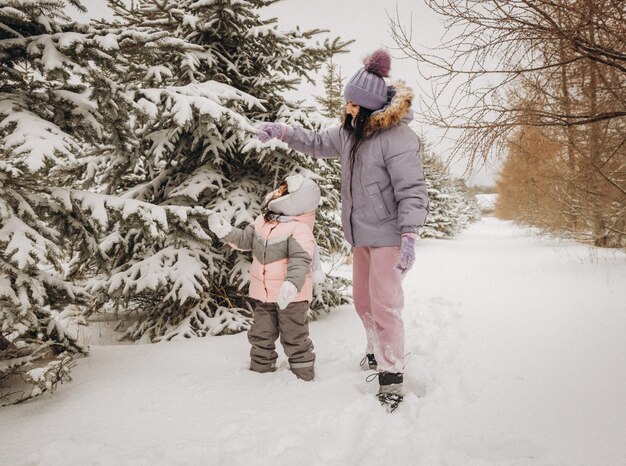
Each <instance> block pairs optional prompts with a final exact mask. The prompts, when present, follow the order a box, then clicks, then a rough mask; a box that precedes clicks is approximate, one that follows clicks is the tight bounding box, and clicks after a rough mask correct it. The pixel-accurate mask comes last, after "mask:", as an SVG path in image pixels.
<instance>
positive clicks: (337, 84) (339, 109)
mask: <svg viewBox="0 0 626 466" xmlns="http://www.w3.org/2000/svg"><path fill="white" fill-rule="evenodd" d="M322 83H323V84H324V91H325V94H324V95H323V96H321V97H315V100H316V101H317V103H318V105H319V106H320V107H321V109H322V111H321V113H322V115H324V116H325V117H326V118H341V115H342V114H343V112H344V101H343V78H342V77H341V72H340V71H339V70H338V68H337V65H336V64H335V63H334V62H333V59H332V57H331V58H330V60H328V63H327V64H326V74H325V75H324V77H323V79H322Z"/></svg>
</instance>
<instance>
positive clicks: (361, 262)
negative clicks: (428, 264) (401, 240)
mask: <svg viewBox="0 0 626 466" xmlns="http://www.w3.org/2000/svg"><path fill="white" fill-rule="evenodd" d="M352 253H353V259H352V278H353V280H352V291H353V297H354V306H355V307H356V312H357V313H358V314H359V317H360V318H361V320H362V321H363V326H364V327H365V335H366V337H367V347H366V349H365V351H366V353H369V354H374V356H375V357H376V361H377V362H378V370H379V371H382V372H403V371H404V323H403V322H402V308H403V307H404V293H403V291H402V277H403V276H402V274H401V273H400V272H399V271H397V270H396V269H395V266H396V265H397V264H398V261H399V259H400V247H398V246H389V247H378V248H375V247H367V246H361V247H355V248H354V249H353V250H352Z"/></svg>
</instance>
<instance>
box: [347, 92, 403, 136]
mask: <svg viewBox="0 0 626 466" xmlns="http://www.w3.org/2000/svg"><path fill="white" fill-rule="evenodd" d="M412 102H413V90H412V89H411V88H410V87H409V86H407V85H406V84H405V83H404V82H402V81H398V82H396V83H394V84H392V85H390V86H388V87H387V103H386V104H385V106H384V107H383V108H381V109H380V110H376V111H375V112H374V113H372V116H371V117H370V119H369V121H368V122H367V126H366V128H365V136H366V137H369V136H371V135H372V134H374V133H375V132H376V131H379V130H384V129H387V128H390V127H392V126H395V125H397V124H398V123H400V122H402V121H405V122H406V123H409V122H411V121H412V120H413V110H411V103H412ZM345 118H346V116H345V114H344V116H343V119H342V122H341V125H342V126H343V124H344V123H345Z"/></svg>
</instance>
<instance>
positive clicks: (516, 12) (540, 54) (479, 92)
mask: <svg viewBox="0 0 626 466" xmlns="http://www.w3.org/2000/svg"><path fill="white" fill-rule="evenodd" d="M426 3H427V5H428V6H429V7H430V8H431V9H432V10H433V11H435V12H436V13H437V14H439V15H441V16H442V17H443V18H445V20H446V24H445V26H446V29H447V30H448V34H447V37H444V40H443V43H442V44H441V45H440V46H438V47H437V48H434V49H425V48H422V47H420V46H419V45H417V44H415V43H414V42H413V34H412V25H411V24H405V22H404V20H403V19H402V18H401V17H400V15H399V14H398V13H396V16H395V17H393V18H392V17H390V29H391V33H392V36H393V39H394V41H395V43H396V45H397V49H398V50H399V51H400V53H402V54H403V55H404V57H406V58H410V59H413V60H415V62H416V64H417V66H418V70H419V71H420V73H421V74H422V77H423V78H425V79H426V80H427V82H429V84H430V89H428V90H426V91H425V92H424V94H423V96H424V98H423V99H422V102H421V105H422V108H421V112H420V113H421V115H422V118H423V120H424V121H423V122H424V123H426V124H430V125H435V126H438V127H442V128H445V129H461V130H464V132H463V136H462V137H461V138H460V139H459V144H458V145H457V147H456V148H457V151H456V152H457V153H458V152H459V151H460V152H462V153H464V154H469V155H470V157H471V158H472V160H473V159H474V158H475V157H476V156H481V157H484V156H486V155H487V154H488V153H489V152H490V151H491V150H492V149H494V148H497V149H501V148H502V147H503V144H505V143H506V141H507V136H508V135H509V134H510V131H511V130H512V129H514V128H517V127H519V126H523V125H532V126H564V127H567V126H578V125H587V124H590V123H593V122H596V121H604V120H611V119H618V118H619V119H623V118H624V117H626V100H625V96H624V93H623V92H622V93H620V95H619V96H616V97H617V98H615V100H614V101H613V104H612V105H611V106H608V107H603V108H602V109H596V111H595V112H594V111H590V110H588V111H572V109H569V110H567V109H566V108H560V109H559V110H555V109H550V108H540V107H535V108H534V109H533V111H532V112H529V109H528V106H526V105H523V103H524V102H529V101H530V102H532V101H533V100H535V99H536V98H537V95H536V93H537V91H536V90H535V92H533V88H532V87H530V86H522V84H523V83H530V82H532V83H534V87H535V88H536V89H538V90H539V94H540V95H542V94H543V89H545V87H546V86H547V85H548V84H549V83H550V82H551V81H553V80H554V79H555V77H556V75H557V74H558V73H560V72H562V71H563V69H568V68H569V67H571V66H574V65H576V64H577V63H580V62H585V63H591V62H593V63H596V64H597V66H598V67H599V68H602V69H607V68H610V69H614V70H616V71H617V72H618V74H619V76H620V78H619V82H618V83H616V84H617V88H621V89H622V90H623V89H624V88H625V87H626V2H624V1H622V0H585V1H569V0H426ZM546 50H550V53H545V51H546ZM522 89H523V90H524V92H523V93H522V94H520V92H521V90H522Z"/></svg>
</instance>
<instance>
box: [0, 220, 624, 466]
mask: <svg viewBox="0 0 626 466" xmlns="http://www.w3.org/2000/svg"><path fill="white" fill-rule="evenodd" d="M625 285H626V257H625V256H624V254H623V253H620V252H615V251H604V250H598V249H594V248H589V247H586V246H583V245H580V244H576V243H573V242H569V241H558V240H551V239H546V238H541V237H536V236H533V235H532V232H531V231H530V230H526V229H519V228H516V227H514V226H512V225H511V224H509V223H506V222H502V221H499V220H496V219H493V218H486V219H484V220H483V221H482V222H480V223H478V224H475V225H473V226H472V227H471V228H470V229H469V230H467V231H466V232H465V233H463V234H462V235H460V236H459V237H457V238H456V239H453V240H422V241H420V243H419V245H418V264H417V266H416V267H415V268H414V269H413V270H412V271H411V272H410V274H409V276H408V277H407V278H406V287H405V288H406V292H407V298H406V308H405V311H404V316H405V321H406V330H407V332H406V334H407V351H410V354H409V355H408V358H407V367H406V378H407V379H408V380H407V382H406V388H407V390H408V394H407V397H406V401H405V403H404V404H403V405H402V406H401V407H400V408H399V409H398V411H396V412H395V413H393V414H388V413H386V412H385V411H384V410H383V409H382V408H381V407H380V406H379V405H378V402H377V401H376V399H375V397H374V393H375V391H376V382H372V383H366V382H365V377H366V375H367V373H365V372H360V371H359V360H360V358H361V356H362V354H361V350H362V348H363V345H364V337H363V334H362V331H361V327H360V322H359V321H358V319H357V317H356V315H355V313H354V311H353V310H352V309H351V308H345V309H343V310H341V311H339V312H335V313H333V314H331V315H329V316H328V317H326V318H324V319H323V320H320V321H318V322H314V323H313V324H312V325H311V332H312V337H313V341H314V343H315V345H316V352H317V356H318V363H317V373H318V376H317V379H316V381H314V382H312V383H306V382H301V381H299V380H296V379H295V378H294V377H293V376H292V374H291V373H290V372H289V371H288V369H287V367H286V362H285V360H284V358H283V359H282V363H281V364H280V368H279V370H278V372H277V373H275V374H263V375H260V374H256V373H251V372H249V371H248V370H247V363H248V361H247V353H248V343H247V341H246V337H245V335H243V334H240V335H235V336H226V337H210V338H204V339H196V340H190V341H183V342H171V343H163V344H158V345H116V346H95V345H94V346H92V347H91V355H90V356H89V357H88V358H85V359H83V360H81V361H79V364H78V366H77V367H76V368H75V369H74V371H73V378H74V382H73V383H71V384H69V385H65V386H61V387H60V389H59V390H58V391H57V393H56V394H54V395H52V396H49V395H46V396H44V397H42V398H40V399H37V400H33V401H30V402H27V403H24V404H22V405H18V406H12V407H8V408H3V409H2V410H1V411H0V439H1V441H0V445H1V446H0V464H1V465H7V466H8V465H11V466H13V465H38V464H42V465H81V466H82V465H90V464H98V465H127V464H128V465H187V464H190V465H246V466H248V465H293V464H298V465H359V466H360V465H380V464H388V465H427V466H436V465H451V466H456V465H480V466H485V465H586V466H587V465H602V466H612V465H615V466H617V465H623V464H625V463H626V403H625V402H624V398H625V396H626V286H625Z"/></svg>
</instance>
